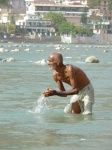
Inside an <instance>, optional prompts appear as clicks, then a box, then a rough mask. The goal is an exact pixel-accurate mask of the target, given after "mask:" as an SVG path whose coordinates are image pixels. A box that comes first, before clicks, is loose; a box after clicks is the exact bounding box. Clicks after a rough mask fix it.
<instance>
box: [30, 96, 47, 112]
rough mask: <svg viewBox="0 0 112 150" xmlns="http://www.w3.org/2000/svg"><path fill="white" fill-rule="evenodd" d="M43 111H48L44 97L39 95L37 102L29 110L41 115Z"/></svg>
mask: <svg viewBox="0 0 112 150" xmlns="http://www.w3.org/2000/svg"><path fill="white" fill-rule="evenodd" d="M45 110H48V106H47V103H46V97H44V96H43V95H41V96H40V97H39V98H38V99H37V101H36V102H35V103H34V107H33V109H32V110H30V112H31V113H41V112H43V111H45Z"/></svg>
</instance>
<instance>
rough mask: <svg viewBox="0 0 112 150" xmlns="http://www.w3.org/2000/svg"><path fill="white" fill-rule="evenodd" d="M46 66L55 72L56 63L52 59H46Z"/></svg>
mask: <svg viewBox="0 0 112 150" xmlns="http://www.w3.org/2000/svg"><path fill="white" fill-rule="evenodd" d="M48 65H49V67H50V68H51V69H52V70H56V68H57V62H56V61H55V60H54V59H53V57H49V58H48Z"/></svg>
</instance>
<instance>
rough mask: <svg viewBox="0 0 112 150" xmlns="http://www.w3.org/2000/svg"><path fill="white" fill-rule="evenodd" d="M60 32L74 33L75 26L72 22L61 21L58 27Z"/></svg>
mask: <svg viewBox="0 0 112 150" xmlns="http://www.w3.org/2000/svg"><path fill="white" fill-rule="evenodd" d="M58 30H59V33H60V34H72V35H75V34H76V32H75V26H74V23H72V22H67V21H66V22H62V23H61V24H60V25H59V27H58Z"/></svg>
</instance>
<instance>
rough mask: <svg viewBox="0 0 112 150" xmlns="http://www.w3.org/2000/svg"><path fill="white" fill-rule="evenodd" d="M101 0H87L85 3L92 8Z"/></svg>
mask: <svg viewBox="0 0 112 150" xmlns="http://www.w3.org/2000/svg"><path fill="white" fill-rule="evenodd" d="M101 1H102V0H87V3H88V6H89V7H90V8H94V7H95V6H98V5H99V4H100V3H101Z"/></svg>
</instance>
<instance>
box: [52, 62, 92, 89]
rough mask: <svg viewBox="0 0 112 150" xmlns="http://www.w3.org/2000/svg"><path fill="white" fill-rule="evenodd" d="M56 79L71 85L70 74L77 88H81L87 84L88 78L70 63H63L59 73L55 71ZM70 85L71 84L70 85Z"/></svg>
mask: <svg viewBox="0 0 112 150" xmlns="http://www.w3.org/2000/svg"><path fill="white" fill-rule="evenodd" d="M55 75H56V80H57V81H61V82H65V83H67V84H69V85H71V76H72V78H74V79H73V80H74V81H73V82H75V85H76V87H75V88H77V89H80V90H81V89H83V88H84V87H85V86H87V85H88V84H89V82H90V81H89V79H88V77H87V76H86V74H85V73H84V72H83V71H82V70H81V69H80V68H78V67H75V66H72V65H65V66H64V68H63V69H62V72H61V73H58V72H55ZM71 86H72V85H71Z"/></svg>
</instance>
